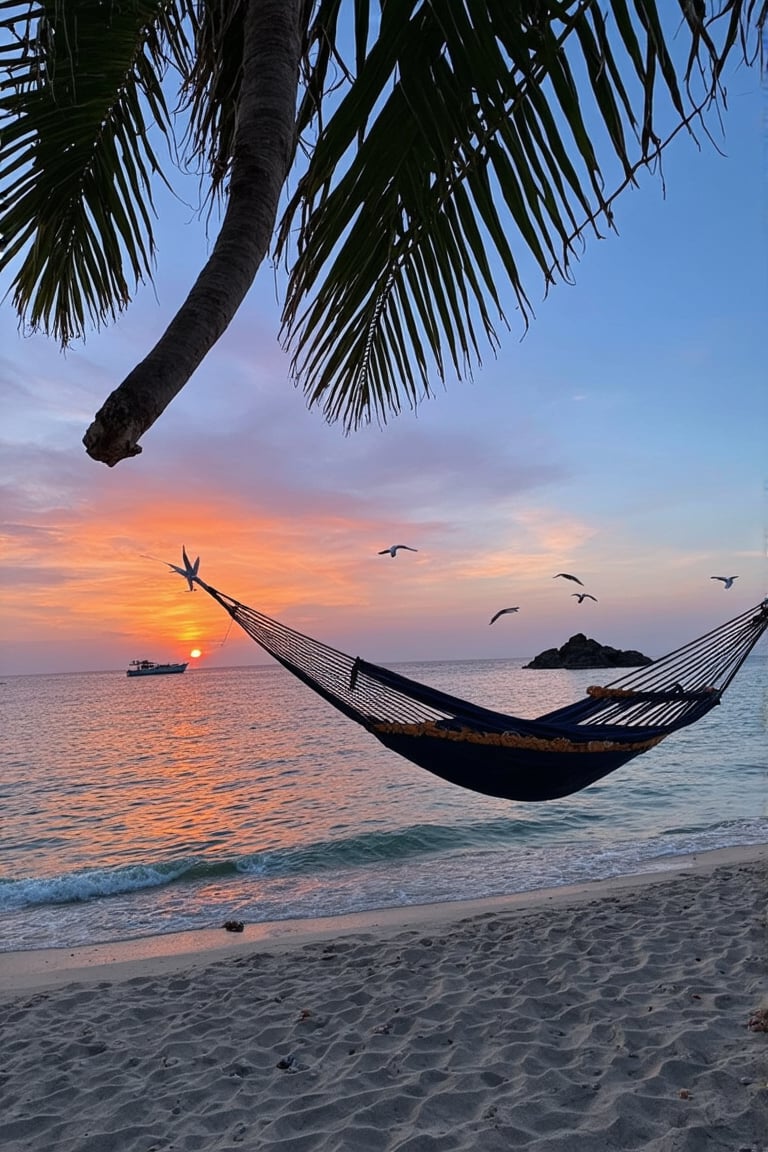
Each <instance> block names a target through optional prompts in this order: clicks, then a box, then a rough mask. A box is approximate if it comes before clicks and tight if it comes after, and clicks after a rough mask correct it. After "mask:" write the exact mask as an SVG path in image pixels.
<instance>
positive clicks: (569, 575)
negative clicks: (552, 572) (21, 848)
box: [552, 572, 584, 588]
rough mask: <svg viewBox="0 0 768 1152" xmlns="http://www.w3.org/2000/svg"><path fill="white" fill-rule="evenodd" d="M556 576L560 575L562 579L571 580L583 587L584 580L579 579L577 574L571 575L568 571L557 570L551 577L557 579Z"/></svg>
mask: <svg viewBox="0 0 768 1152" xmlns="http://www.w3.org/2000/svg"><path fill="white" fill-rule="evenodd" d="M558 576H562V577H563V579H564V580H573V582H574V584H581V586H582V588H583V587H584V581H583V580H579V578H578V576H571V574H570V572H558V573H557V575H556V576H553V577H552V579H553V580H557V577H558Z"/></svg>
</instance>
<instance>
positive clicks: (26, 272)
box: [0, 0, 189, 344]
mask: <svg viewBox="0 0 768 1152" xmlns="http://www.w3.org/2000/svg"><path fill="white" fill-rule="evenodd" d="M0 29H1V30H2V32H4V33H5V34H6V35H10V36H11V40H10V43H9V44H8V45H7V46H6V47H5V50H4V53H3V65H4V68H5V74H4V76H3V77H2V79H0V121H1V122H2V124H3V128H2V136H1V137H0V184H2V186H3V196H4V206H3V212H2V225H1V228H2V234H3V237H4V239H5V249H4V251H3V253H2V255H0V272H1V271H3V270H4V269H5V268H6V267H8V266H11V264H12V263H14V267H16V265H17V267H16V270H15V275H14V278H13V299H14V303H15V305H16V307H17V310H18V312H19V314H20V316H22V318H24V319H26V320H27V322H28V323H29V325H30V326H31V327H32V328H33V329H34V328H43V329H44V330H45V331H50V332H52V333H53V334H54V335H55V336H56V337H57V338H58V339H59V340H60V341H61V342H62V343H63V344H66V343H68V342H69V341H70V340H72V339H73V338H74V337H75V336H80V335H82V334H83V332H84V330H85V328H86V326H87V325H88V324H89V323H90V324H95V325H96V326H98V325H99V324H101V323H103V322H104V321H105V320H107V319H110V318H113V317H114V316H115V314H116V312H117V311H119V310H120V309H121V308H124V307H125V305H126V304H127V303H128V301H129V299H130V293H131V291H132V287H133V286H135V283H136V282H137V281H138V280H140V279H142V278H143V277H144V276H145V275H146V276H149V275H151V271H152V260H153V253H154V238H153V230H152V178H153V177H154V176H156V175H158V174H160V175H162V173H161V167H160V165H159V163H158V160H157V157H156V155H155V153H154V151H153V149H152V146H151V144H150V142H149V134H150V129H151V128H152V127H155V128H158V129H160V131H161V132H168V131H169V126H170V114H169V111H168V108H167V105H166V101H165V96H164V93H163V88H162V78H163V75H164V73H165V70H166V57H165V51H166V48H167V45H168V43H169V42H170V43H172V44H173V47H174V51H175V52H176V53H177V56H178V57H179V58H181V57H183V56H184V54H186V55H189V47H188V45H187V43H186V41H185V38H184V34H183V30H182V24H181V22H180V20H179V19H178V13H177V12H176V11H175V10H174V9H173V8H172V6H171V5H170V4H169V3H168V0H130V2H127V3H124V4H99V3H94V2H93V0H67V3H66V4H60V3H58V2H57V0H48V2H45V0H35V2H33V3H18V2H13V3H4V4H3V5H2V8H0ZM20 109H21V110H22V114H21V115H19V110H20Z"/></svg>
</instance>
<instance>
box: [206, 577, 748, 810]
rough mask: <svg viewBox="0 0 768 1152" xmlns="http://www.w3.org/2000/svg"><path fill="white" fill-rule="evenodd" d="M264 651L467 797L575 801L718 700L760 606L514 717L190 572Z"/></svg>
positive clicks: (743, 656) (736, 667) (743, 655)
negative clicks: (304, 628) (318, 636)
mask: <svg viewBox="0 0 768 1152" xmlns="http://www.w3.org/2000/svg"><path fill="white" fill-rule="evenodd" d="M194 580H195V583H197V584H198V585H199V587H201V588H202V589H204V590H205V591H206V592H208V594H209V595H210V596H212V597H213V598H214V600H216V601H217V602H218V603H219V604H220V605H221V606H222V607H223V608H224V609H225V610H226V611H227V612H228V613H229V614H230V616H231V617H232V619H233V620H234V621H235V622H236V623H237V624H239V626H240V627H241V628H242V629H243V630H244V631H245V632H246V633H247V634H248V635H249V636H250V637H251V639H252V640H254V641H255V642H256V643H257V644H258V645H260V647H261V648H263V649H264V651H265V652H267V653H269V655H270V656H272V657H273V658H274V659H275V660H277V661H278V662H279V663H280V664H282V665H283V667H285V668H287V669H288V671H289V672H291V673H292V675H294V676H296V677H297V678H298V679H299V680H301V681H303V682H304V683H305V684H306V685H307V686H308V687H309V688H311V689H312V690H313V691H314V692H316V693H318V694H319V695H320V696H321V697H323V698H324V699H325V700H327V701H328V703H330V704H332V705H333V706H334V707H335V708H337V709H338V710H339V711H340V712H342V713H343V714H344V715H345V716H348V717H349V718H350V719H351V720H354V721H355V722H356V723H357V724H361V725H362V726H363V727H364V728H365V729H366V730H367V731H368V732H370V733H371V734H372V735H374V736H375V737H376V738H377V739H378V740H380V741H381V743H382V744H384V745H385V746H386V747H388V748H391V749H392V750H393V751H395V752H397V753H398V754H399V755H401V756H404V757H406V759H408V760H411V761H412V762H413V763H415V764H418V765H420V766H421V767H422V768H425V769H427V770H428V771H430V772H432V773H434V774H435V775H437V776H439V777H441V778H442V779H445V780H448V781H450V782H451V783H453V784H457V785H459V786H460V787H463V788H469V789H471V790H472V791H475V792H481V793H484V794H486V795H491V796H500V797H504V798H506V799H510V800H552V799H556V798H559V797H561V796H566V795H570V794H571V793H573V792H577V791H579V790H580V789H582V788H585V787H587V785H589V784H591V783H593V782H594V781H595V780H599V779H601V778H602V777H603V776H606V775H607V774H608V773H609V772H613V771H615V769H616V768H619V767H621V765H622V764H625V763H626V762H627V761H629V760H631V759H633V757H635V756H638V755H640V754H641V753H642V752H645V751H647V750H648V749H649V748H652V747H654V746H655V745H656V744H658V743H660V741H661V740H663V739H664V738H665V737H666V736H669V735H670V734H671V733H673V732H676V731H678V730H679V729H680V728H684V727H686V726H687V725H689V724H693V723H695V722H696V721H697V720H700V719H701V718H702V716H705V715H706V714H707V713H708V712H709V711H710V710H711V709H712V708H714V707H715V706H716V705H718V704H719V703H720V698H721V696H722V694H723V692H724V691H725V689H726V688H727V687H728V685H729V684H730V683H731V681H732V680H733V678H734V676H735V675H736V673H737V672H738V670H739V668H740V667H741V665H742V664H743V663H744V661H745V660H746V658H747V656H748V655H749V653H750V652H751V651H752V649H753V648H754V647H755V645H756V644H757V643H758V641H759V640H760V638H761V636H762V635H763V633H764V632H765V631H766V629H768V599H766V600H764V601H763V602H762V603H761V604H759V605H757V606H756V607H755V608H751V609H749V610H748V611H746V612H743V613H741V615H739V616H736V617H735V618H734V619H733V620H729V621H727V622H726V623H725V624H722V625H720V626H719V627H718V628H715V629H713V630H712V631H710V632H708V633H706V634H705V635H704V636H701V637H700V638H699V639H698V640H694V641H692V642H691V643H689V644H686V645H685V646H684V647H682V648H678V649H676V650H675V651H674V652H670V653H669V654H668V655H666V656H662V657H660V658H659V659H658V660H655V661H654V662H653V663H651V664H648V665H645V666H644V667H642V668H639V669H634V670H632V671H630V672H628V673H626V674H625V675H623V676H621V677H620V678H619V679H618V680H614V681H612V682H611V683H610V684H607V685H605V686H594V687H590V688H588V689H587V694H586V696H585V697H584V698H583V699H582V700H578V701H576V703H574V704H569V705H568V706H566V707H565V708H559V709H557V710H556V711H554V712H548V713H546V714H544V715H542V716H539V717H538V718H536V719H528V720H526V719H521V718H520V717H517V716H511V715H506V714H505V713H502V712H497V711H493V710H491V709H488V708H483V707H481V706H480V705H477V704H473V703H470V702H469V701H467V700H461V699H459V698H458V697H456V696H451V695H448V694H447V693H445V692H441V691H439V690H438V689H436V688H431V687H429V686H428V685H426V684H421V683H419V682H418V681H415V680H410V679H409V678H408V677H406V676H402V675H400V674H399V673H397V672H393V671H392V670H391V669H388V668H384V667H382V666H380V665H376V664H370V663H369V662H368V661H366V660H362V659H361V658H360V657H352V656H349V655H347V654H346V653H344V652H340V651H338V650H337V649H335V648H331V647H329V646H328V645H327V644H323V643H322V642H321V641H319V640H314V639H312V638H311V637H309V636H305V635H304V634H303V633H301V632H297V631H295V630H294V629H293V628H289V627H288V626H287V625H285V624H281V623H279V622H278V621H277V620H273V619H272V618H271V617H269V616H265V615H264V614H263V613H261V612H257V611H255V610H254V609H253V608H249V607H247V605H245V604H242V603H241V602H240V601H238V600H235V599H233V598H232V597H230V596H227V595H225V594H224V593H223V592H219V591H218V590H217V589H216V588H213V587H212V586H211V585H210V584H207V583H206V582H205V581H204V580H202V579H200V577H199V576H197V575H195V577H194Z"/></svg>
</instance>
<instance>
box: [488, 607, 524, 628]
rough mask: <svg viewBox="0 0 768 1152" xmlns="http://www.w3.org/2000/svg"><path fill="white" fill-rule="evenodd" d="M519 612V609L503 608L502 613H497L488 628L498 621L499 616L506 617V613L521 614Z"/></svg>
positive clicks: (489, 622) (492, 617)
mask: <svg viewBox="0 0 768 1152" xmlns="http://www.w3.org/2000/svg"><path fill="white" fill-rule="evenodd" d="M519 611H520V609H519V608H502V609H501V611H500V612H497V613H496V615H495V616H491V618H490V620H489V621H488V626H489V627H490V625H491V624H493V622H494V620H498V618H499V616H504V615H505V613H507V612H519Z"/></svg>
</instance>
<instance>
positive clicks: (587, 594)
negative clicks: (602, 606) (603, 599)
mask: <svg viewBox="0 0 768 1152" xmlns="http://www.w3.org/2000/svg"><path fill="white" fill-rule="evenodd" d="M571 596H578V598H579V604H583V603H584V601H585V600H594V602H595V604H597V596H593V595H592V593H591V592H571Z"/></svg>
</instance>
